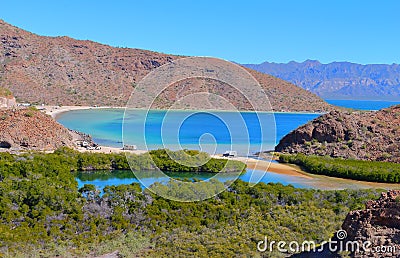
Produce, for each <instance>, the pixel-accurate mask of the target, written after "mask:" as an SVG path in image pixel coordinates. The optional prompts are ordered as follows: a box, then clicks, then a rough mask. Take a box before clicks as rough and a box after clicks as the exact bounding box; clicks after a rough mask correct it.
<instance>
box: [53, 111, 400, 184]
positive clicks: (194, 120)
mask: <svg viewBox="0 0 400 258" xmlns="http://www.w3.org/2000/svg"><path fill="white" fill-rule="evenodd" d="M189 113H190V112H189ZM221 113H223V114H221V117H222V118H224V119H226V120H229V118H230V117H231V118H234V117H235V115H232V114H229V112H221ZM123 115H124V110H121V109H91V110H79V111H71V112H67V113H64V114H62V115H60V116H59V117H58V119H57V120H58V121H59V122H60V123H61V124H63V125H65V126H66V127H68V128H70V129H74V130H79V131H82V132H85V133H89V134H91V135H92V136H93V138H94V139H95V141H96V142H98V143H100V144H101V145H106V146H113V147H122V141H123V139H122V133H121V132H122V128H123V125H122V122H123ZM144 115H145V113H144V111H137V113H129V116H128V117H125V122H126V123H127V125H128V132H129V129H130V127H129V125H132V127H131V130H133V129H134V128H137V126H140V125H142V124H141V122H142V118H143V116H144ZM170 115H171V116H170V118H169V119H170V120H169V122H168V123H170V124H173V123H175V122H177V121H182V117H188V116H187V115H188V112H186V111H176V112H172V114H170ZM217 115H218V114H217ZM242 115H243V120H244V121H245V124H246V126H247V128H248V130H249V132H248V133H249V136H250V139H249V142H250V151H251V150H257V149H258V148H259V147H260V142H262V141H263V140H267V142H265V144H264V145H262V146H264V147H266V148H269V149H272V148H273V147H274V146H275V143H276V142H278V141H279V140H280V139H281V138H282V137H283V136H284V135H286V134H287V133H289V132H290V131H291V130H294V129H295V128H297V127H298V126H300V125H302V124H305V123H307V122H308V121H310V120H312V119H314V118H316V117H318V116H319V114H302V113H275V114H274V120H275V123H276V130H272V129H271V128H270V126H271V125H267V128H263V130H264V131H268V130H271V131H270V132H274V133H276V140H275V141H274V142H268V140H270V139H269V138H262V137H260V125H259V123H258V121H257V116H255V114H254V113H251V112H244V113H242ZM270 115H271V114H268V118H269V119H270ZM164 117H165V111H153V112H152V113H150V115H149V117H148V120H147V122H146V128H147V129H148V130H147V131H146V141H148V142H149V146H148V147H149V148H160V147H163V146H162V142H161V141H160V137H161V128H162V122H163V118H164ZM189 117H190V118H189V119H186V120H185V119H183V120H184V122H183V123H182V124H180V125H181V126H179V128H180V130H179V131H178V132H176V131H174V132H168V130H166V132H164V134H163V136H164V137H165V138H166V141H167V142H168V141H169V139H172V138H173V139H176V138H178V139H179V141H180V142H181V144H182V145H183V146H189V147H193V148H194V149H195V148H196V147H197V148H199V137H200V138H201V137H202V136H204V135H206V136H207V135H208V134H210V135H211V134H213V137H214V139H216V140H217V141H218V144H219V145H220V146H222V147H220V149H218V148H217V151H224V150H225V149H226V148H227V145H229V137H228V136H229V133H232V132H230V131H235V130H236V131H238V130H239V129H242V128H241V127H238V126H235V124H234V123H233V125H232V123H231V125H230V126H229V128H227V127H226V125H225V123H223V122H224V121H220V120H218V117H215V116H214V117H213V116H209V115H207V114H204V113H200V114H198V115H196V116H189ZM261 119H262V116H261ZM225 122H226V121H225ZM231 122H232V121H231ZM233 122H234V121H233ZM168 123H167V124H168ZM227 124H229V121H228V122H227ZM272 126H273V125H272ZM124 128H125V127H124ZM168 128H169V127H168V126H167V127H166V129H168ZM171 128H173V129H176V128H174V127H173V126H172V127H171ZM171 128H170V129H171ZM125 129H126V128H125ZM164 129H165V128H164ZM228 129H229V130H228ZM130 133H131V134H133V133H134V131H132V132H130ZM176 133H178V137H175V138H174V136H173V135H172V134H176ZM238 133H240V131H239V132H233V133H232V134H238ZM133 136H135V135H133ZM239 136H240V134H239ZM203 138H204V137H203ZM212 139H213V138H212V137H211V141H212ZM132 140H133V141H134V142H131V143H132V144H135V138H134V137H133V138H132ZM235 140H237V141H238V144H237V145H235V146H236V147H240V145H247V142H246V141H245V140H243V139H242V138H240V137H237V138H236V139H235ZM138 141H139V139H138ZM205 142H207V139H205ZM160 144H161V145H160ZM171 146H172V147H176V148H177V147H178V146H177V145H174V144H172V145H169V146H168V147H171ZM138 147H140V146H138ZM141 173H145V174H144V175H142V176H141V178H144V179H143V180H146V181H147V183H148V184H151V183H155V182H167V181H168V179H169V178H168V176H170V177H174V178H183V179H184V178H186V179H193V178H196V179H201V180H207V179H208V178H210V177H212V176H213V174H203V173H201V174H195V173H167V175H166V176H165V177H156V176H154V174H153V173H151V171H145V172H141ZM252 173H255V174H259V175H261V176H263V177H262V179H261V182H264V183H269V182H273V183H282V184H284V185H288V184H291V185H293V186H295V187H300V188H316V189H345V188H371V187H375V188H382V189H383V188H387V189H394V188H398V187H399V185H388V184H376V183H366V182H359V181H354V180H346V179H335V178H331V177H326V176H316V175H310V177H309V178H306V177H296V176H289V175H282V174H276V173H270V172H268V173H265V172H263V171H253V170H247V172H246V173H244V174H243V175H241V176H240V177H239V179H241V180H243V181H246V182H248V181H250V177H251V176H252ZM253 175H254V174H253ZM76 179H77V181H78V184H79V187H81V186H83V185H84V184H94V185H95V186H96V187H97V188H99V189H101V190H102V189H103V188H104V187H105V186H107V185H120V184H131V183H134V182H139V181H138V180H137V179H136V177H135V176H134V174H133V173H132V172H131V171H113V172H109V171H107V172H95V173H80V174H77V176H76ZM232 179H234V178H233V177H232V175H229V173H227V174H224V175H223V176H222V178H221V180H222V181H228V180H232Z"/></svg>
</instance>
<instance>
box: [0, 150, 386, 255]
mask: <svg viewBox="0 0 400 258" xmlns="http://www.w3.org/2000/svg"><path fill="white" fill-rule="evenodd" d="M81 155H82V154H79V153H76V152H73V151H71V150H68V149H61V150H59V151H57V152H56V153H53V154H39V153H28V154H24V155H19V156H17V155H10V154H7V153H1V154H0V256H4V257H55V256H62V257H71V256H72V257H77V256H78V257H85V256H96V255H101V254H104V253H111V252H114V251H118V252H119V255H120V256H121V257H132V256H150V257H168V256H173V257H182V256H197V257H204V256H211V257H232V256H264V255H266V256H269V257H280V256H282V254H280V253H279V252H277V251H276V250H275V251H274V252H272V253H268V254H260V253H259V252H258V251H257V242H258V241H260V240H263V239H264V237H265V236H267V237H268V239H271V240H275V241H280V240H285V241H299V242H300V241H303V240H314V241H316V242H322V241H324V240H327V239H329V237H331V236H332V235H331V234H332V233H333V232H335V231H336V230H338V229H339V228H340V225H341V223H342V221H343V219H344V218H345V216H346V214H347V213H348V212H349V211H350V210H354V209H361V208H362V207H363V206H364V203H365V202H366V201H367V200H370V199H376V198H377V197H378V195H379V193H380V191H377V190H341V191H321V190H313V189H298V188H294V187H293V186H283V185H281V184H264V183H260V184H258V185H256V186H254V187H249V185H248V183H245V182H243V181H236V182H234V183H233V184H231V185H229V186H228V185H225V188H226V191H224V192H222V193H219V194H217V195H215V196H214V197H213V198H211V199H208V200H205V201H200V202H191V203H182V202H176V201H171V200H167V199H164V198H162V197H160V196H157V195H154V194H153V193H152V192H151V191H149V190H147V189H146V190H143V189H142V188H141V186H140V185H139V184H136V183H134V184H131V185H120V186H107V187H105V188H104V192H103V194H102V195H101V194H100V192H99V191H98V189H96V188H95V187H94V186H93V185H84V186H83V187H82V188H80V189H78V184H77V182H76V181H75V178H74V173H71V171H73V170H77V169H79V168H80V167H79V166H88V165H90V166H93V164H94V163H93V162H97V161H100V162H99V166H101V167H103V166H109V165H110V164H114V163H115V164H124V163H123V160H122V158H121V160H118V159H116V158H115V157H119V156H118V155H114V154H113V155H105V156H103V154H98V155H97V154H96V155H92V154H90V155H87V154H86V155H85V154H83V155H82V156H81ZM83 158H85V159H83ZM98 159H99V160H98ZM104 160H106V161H107V162H105V161H104ZM113 162H114V163H113ZM144 164H147V163H144ZM96 168H97V166H96ZM221 184H222V183H221V182H218V181H213V180H211V181H210V182H208V183H205V184H201V185H200V187H202V188H203V189H202V190H204V191H213V189H215V188H216V187H220V186H221ZM168 186H170V187H169V188H168V191H170V192H175V191H176V192H177V193H179V194H188V195H191V194H193V192H192V191H187V193H186V190H185V189H184V188H183V187H182V183H180V182H170V183H169V185H168ZM152 187H154V188H158V190H159V191H166V190H167V189H166V188H165V187H166V186H165V185H161V184H154V185H153V186H152ZM189 190H190V189H189Z"/></svg>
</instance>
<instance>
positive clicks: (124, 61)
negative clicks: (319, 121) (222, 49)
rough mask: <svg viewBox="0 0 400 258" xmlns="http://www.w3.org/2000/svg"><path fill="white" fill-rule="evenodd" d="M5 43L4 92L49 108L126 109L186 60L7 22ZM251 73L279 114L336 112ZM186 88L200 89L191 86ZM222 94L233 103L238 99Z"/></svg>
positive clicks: (1, 49)
mask: <svg viewBox="0 0 400 258" xmlns="http://www.w3.org/2000/svg"><path fill="white" fill-rule="evenodd" d="M0 42H1V45H0V87H4V88H7V89H9V90H11V92H13V94H14V95H15V97H16V98H17V100H18V101H20V102H30V103H37V104H42V103H44V104H47V105H106V106H124V105H125V104H126V102H127V100H128V99H129V96H130V94H131V92H132V89H133V88H134V87H135V85H136V83H137V82H138V81H139V80H140V79H142V78H143V77H144V76H145V75H146V74H148V73H149V72H150V71H151V70H153V69H155V68H157V67H159V66H161V65H163V64H166V63H168V62H172V61H173V60H175V59H178V58H181V57H182V56H176V55H167V54H162V53H156V52H152V51H147V50H141V49H131V48H116V47H111V46H107V45H103V44H99V43H96V42H92V41H88V40H75V39H72V38H69V37H45V36H39V35H36V34H33V33H30V32H27V31H25V30H22V29H19V28H17V27H14V26H12V25H10V24H8V23H6V22H4V21H2V20H0ZM248 71H249V72H250V73H251V74H252V75H253V76H254V77H255V78H256V79H257V80H258V81H259V83H260V84H261V85H262V87H263V89H264V90H265V92H266V94H267V95H268V97H269V99H270V102H271V105H272V107H273V109H274V110H275V111H328V110H331V109H332V107H331V106H330V105H328V104H327V103H326V102H324V101H323V100H322V99H320V98H319V97H317V96H316V95H314V94H313V93H310V92H308V91H306V90H303V89H301V88H300V87H297V86H295V85H293V84H291V83H289V82H286V81H283V80H281V79H278V78H276V77H273V76H270V75H266V74H262V73H259V72H256V71H254V70H251V69H248ZM214 86H215V85H214ZM186 87H197V86H196V83H189V85H186ZM224 87H227V86H223V87H222V89H225V88H224ZM222 92H223V93H224V94H225V96H224V97H226V98H227V99H229V100H234V98H235V94H229V93H228V92H229V90H226V91H224V90H222ZM166 96H168V94H166ZM170 101H173V99H170V100H169V102H170ZM167 102H168V101H167ZM236 102H237V100H236ZM159 104H160V105H159V107H163V103H159ZM239 106H240V107H243V106H246V105H239ZM244 108H245V109H246V107H244Z"/></svg>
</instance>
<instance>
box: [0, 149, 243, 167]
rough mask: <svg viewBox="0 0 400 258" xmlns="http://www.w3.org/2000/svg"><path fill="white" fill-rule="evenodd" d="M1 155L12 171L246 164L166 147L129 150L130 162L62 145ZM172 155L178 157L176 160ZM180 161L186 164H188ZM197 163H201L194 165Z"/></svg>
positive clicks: (122, 157)
mask: <svg viewBox="0 0 400 258" xmlns="http://www.w3.org/2000/svg"><path fill="white" fill-rule="evenodd" d="M0 155H2V156H1V159H0V166H7V167H10V168H9V169H8V170H7V171H13V167H15V169H16V170H18V169H19V167H26V168H29V169H31V170H34V171H40V169H41V165H42V164H45V163H52V164H56V166H57V168H59V169H67V170H70V171H94V170H130V169H131V168H132V169H133V170H137V171H139V170H154V169H156V168H159V169H161V170H162V171H170V172H207V173H218V172H238V171H241V172H242V171H245V169H246V165H245V164H244V163H243V162H240V161H234V160H229V161H228V160H226V159H215V158H210V156H209V155H208V154H207V153H204V152H199V151H186V150H185V151H168V153H167V151H166V150H161V149H160V150H152V151H150V152H148V153H144V154H140V155H136V154H129V153H128V154H127V155H128V158H129V163H128V160H127V157H126V155H125V154H124V153H118V154H116V153H110V154H108V153H107V154H105V153H89V152H83V153H82V152H79V151H75V150H72V149H69V148H65V147H62V148H60V149H58V150H56V151H54V153H49V154H44V153H40V152H32V153H26V154H21V155H18V156H17V155H10V154H7V153H3V154H0ZM170 155H171V156H170ZM171 157H173V158H174V159H177V160H179V163H178V162H176V161H174V160H173V159H171ZM192 157H193V158H192ZM201 162H202V163H201ZM203 163H204V164H203ZM182 164H187V166H186V165H182ZM196 164H202V165H199V166H196Z"/></svg>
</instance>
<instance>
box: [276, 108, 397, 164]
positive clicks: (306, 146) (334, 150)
mask: <svg viewBox="0 0 400 258" xmlns="http://www.w3.org/2000/svg"><path fill="white" fill-rule="evenodd" d="M275 150H276V151H278V152H284V153H304V154H307V155H309V154H315V155H321V156H325V155H329V156H331V157H343V158H355V159H362V160H377V161H390V162H397V163H400V105H398V106H394V107H391V108H387V109H383V110H380V111H376V112H372V111H371V112H344V111H332V112H330V113H328V114H325V115H322V116H320V117H318V118H316V119H314V120H312V121H311V122H309V123H307V124H305V125H303V126H301V127H299V128H298V129H296V130H294V131H292V132H291V133H289V134H288V135H286V136H285V137H283V138H282V140H281V141H280V142H279V144H278V145H277V146H276V147H275Z"/></svg>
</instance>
